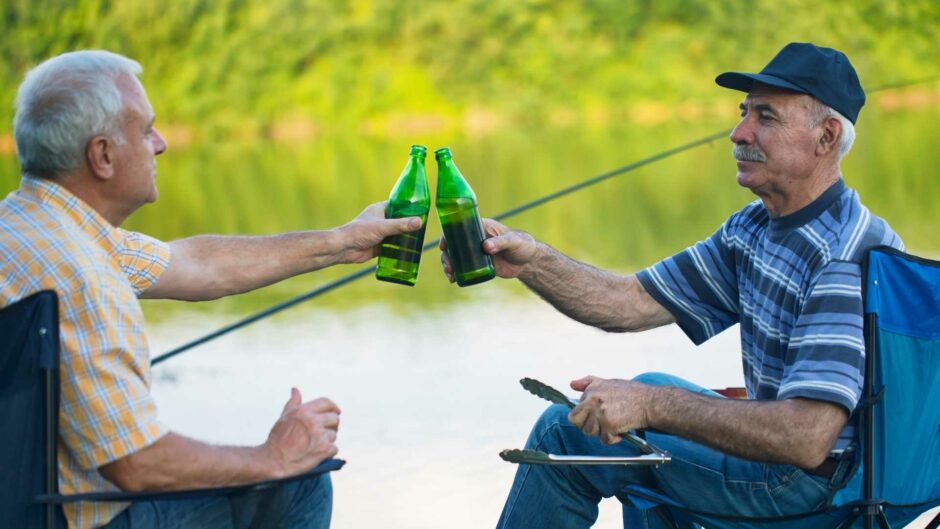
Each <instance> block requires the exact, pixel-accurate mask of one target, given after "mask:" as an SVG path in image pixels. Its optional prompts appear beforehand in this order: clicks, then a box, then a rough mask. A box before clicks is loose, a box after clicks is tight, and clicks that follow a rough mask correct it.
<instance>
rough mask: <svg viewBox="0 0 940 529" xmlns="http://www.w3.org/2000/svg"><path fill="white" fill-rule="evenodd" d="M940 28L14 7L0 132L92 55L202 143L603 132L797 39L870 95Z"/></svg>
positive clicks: (609, 7)
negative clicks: (139, 75)
mask: <svg viewBox="0 0 940 529" xmlns="http://www.w3.org/2000/svg"><path fill="white" fill-rule="evenodd" d="M938 29H940V2H937V1H936V0H916V1H904V2H895V1H883V0H854V1H851V2H850V1H834V2H815V1H805V0H778V1H774V2H754V1H733V0H655V1H653V0H632V1H630V0H586V1H583V2H567V1H560V2H558V1H549V0H465V1H460V2H443V1H431V2H419V1H414V0H350V1H340V0H218V1H208V0H174V1H170V2H152V1H140V0H123V1H108V0H75V1H71V2H68V1H63V0H4V1H3V2H0V101H3V102H4V104H3V105H2V106H0V133H9V132H10V128H11V120H12V112H13V110H12V107H11V105H10V104H9V103H7V102H10V101H12V100H13V98H14V95H15V90H16V86H17V85H18V83H19V81H20V80H21V79H22V76H23V74H24V73H25V71H26V70H27V69H28V68H29V67H30V66H32V65H34V64H36V63H38V62H40V61H41V60H43V59H45V58H48V57H50V56H52V55H55V54H58V53H60V52H63V51H68V50H74V49H80V48H106V49H110V50H113V51H116V52H119V53H122V54H125V55H127V56H130V57H132V58H135V59H137V60H138V61H140V62H141V63H142V64H143V66H144V69H145V74H144V82H145V85H146V86H147V87H148V90H149V92H150V96H151V100H152V101H153V103H154V107H155V108H156V109H157V110H158V113H159V114H160V121H161V123H164V124H167V123H169V124H176V125H179V126H181V127H183V128H184V129H185V131H186V138H187V139H189V140H191V141H196V142H198V141H204V140H209V139H217V138H230V137H241V138H257V137H270V136H273V135H276V131H277V130H278V126H279V124H284V123H288V124H294V125H295V126H296V125H297V124H298V123H299V124H302V125H303V127H305V130H312V131H315V133H318V134H319V133H346V132H348V131H352V132H354V133H356V134H360V133H365V134H370V135H380V136H395V135H396V134H397V132H400V131H401V130H403V129H409V128H414V127H419V128H425V129H427V128H432V129H441V130H448V129H450V130H453V129H458V128H460V127H462V126H465V125H466V124H467V123H468V122H470V121H473V122H475V123H482V124H483V127H484V128H485V126H486V124H487V123H490V124H491V126H494V127H498V126H499V125H500V124H504V123H513V124H522V125H533V126H540V125H542V124H545V123H548V124H558V123H561V124H570V123H574V124H586V125H592V126H605V125H607V124H610V123H615V122H623V121H630V120H633V121H642V120H643V118H644V115H645V114H644V112H642V109H643V108H644V105H645V104H648V103H649V102H651V101H652V102H656V103H657V105H658V106H656V107H655V108H654V109H653V110H654V111H655V112H654V113H655V114H657V115H658V116H659V119H662V118H663V116H664V115H665V116H666V117H667V118H672V117H675V118H678V119H696V118H698V117H700V116H701V115H702V114H703V113H704V114H707V113H708V109H709V108H712V105H710V102H713V101H715V100H716V99H718V98H722V97H727V96H726V95H725V94H723V92H722V91H716V90H715V89H714V86H713V85H712V84H711V83H709V82H708V80H709V79H711V78H713V77H714V75H715V74H716V73H717V72H720V71H724V70H740V69H746V70H750V69H759V68H760V67H761V66H762V65H763V64H764V63H765V62H766V61H767V59H768V58H769V57H770V56H772V55H773V54H774V53H775V52H776V51H777V50H778V49H779V48H780V47H781V46H782V45H784V44H785V43H787V42H789V41H793V40H811V41H813V42H815V43H818V44H821V45H828V46H833V47H837V48H839V49H842V50H843V51H846V52H847V53H848V54H849V56H850V57H851V58H852V59H853V61H854V62H855V65H856V68H857V69H858V70H859V72H860V75H861V77H862V81H863V83H867V84H868V85H869V86H872V85H875V84H883V83H888V82H892V81H897V80H902V79H908V78H911V77H918V76H925V75H931V74H935V73H940V72H938V70H940V61H938V51H937V50H938V45H937V32H938ZM687 101H694V106H692V107H688V106H682V105H680V104H681V103H683V102H687ZM637 109H639V111H638V110H637ZM493 124H495V125H493ZM171 136H172V134H171Z"/></svg>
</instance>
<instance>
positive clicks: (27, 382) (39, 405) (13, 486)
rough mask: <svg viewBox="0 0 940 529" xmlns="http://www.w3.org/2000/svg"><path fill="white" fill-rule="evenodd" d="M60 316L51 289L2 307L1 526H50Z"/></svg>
mask: <svg viewBox="0 0 940 529" xmlns="http://www.w3.org/2000/svg"><path fill="white" fill-rule="evenodd" d="M58 365H59V320H58V298H57V297H56V294H55V292H51V291H44V292H39V293H37V294H34V295H32V296H30V297H28V298H26V299H23V300H20V301H18V302H16V303H14V304H12V305H10V306H8V307H6V308H4V309H3V310H0V425H2V430H0V469H2V479H3V483H2V484H0V527H43V526H45V527H54V526H55V523H56V521H55V520H56V519H55V517H56V516H57V513H56V511H55V507H54V506H52V505H49V506H45V505H40V504H37V503H35V498H36V496H37V495H39V494H41V493H44V492H54V491H56V490H57V486H58V484H57V479H58V478H57V476H58V469H57V468H56V466H55V461H56V455H55V450H56V444H55V439H56V424H57V423H56V421H57V420H58V414H57V413H55V410H58V399H59V397H58V387H59V384H58V376H59V374H58ZM49 462H52V463H51V464H50V463H49Z"/></svg>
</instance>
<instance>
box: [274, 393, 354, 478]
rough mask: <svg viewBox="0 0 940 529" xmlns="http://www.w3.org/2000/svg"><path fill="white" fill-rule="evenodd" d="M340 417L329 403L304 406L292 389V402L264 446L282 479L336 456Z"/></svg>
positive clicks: (335, 407)
mask: <svg viewBox="0 0 940 529" xmlns="http://www.w3.org/2000/svg"><path fill="white" fill-rule="evenodd" d="M339 414H340V409H339V408H338V407H337V406H336V404H334V403H333V402H332V401H330V400H329V399H326V398H319V399H316V400H312V401H310V402H305V403H301V397H300V391H298V390H297V388H291V397H290V400H288V401H287V404H285V405H284V411H283V412H281V417H280V418H279V419H278V420H277V423H275V424H274V427H273V428H271V433H270V434H268V440H267V441H266V442H265V443H264V445H263V448H264V449H265V450H266V451H267V452H268V454H269V455H270V457H271V458H272V459H273V461H274V463H275V465H277V468H278V471H279V472H278V475H279V477H285V476H292V475H296V474H300V473H301V472H305V471H307V470H310V469H311V468H313V467H315V466H317V465H318V464H320V463H321V462H323V461H324V460H325V459H328V458H331V457H333V456H335V455H336V453H337V452H338V451H339V449H337V448H336V444H335V442H336V432H337V429H338V428H339Z"/></svg>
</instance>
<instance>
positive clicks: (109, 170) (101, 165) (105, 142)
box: [85, 136, 115, 180]
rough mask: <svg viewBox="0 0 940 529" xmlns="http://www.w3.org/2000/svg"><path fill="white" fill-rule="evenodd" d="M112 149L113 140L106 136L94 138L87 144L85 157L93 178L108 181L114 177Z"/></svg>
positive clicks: (113, 145)
mask: <svg viewBox="0 0 940 529" xmlns="http://www.w3.org/2000/svg"><path fill="white" fill-rule="evenodd" d="M114 147H115V144H114V140H112V139H111V138H108V137H107V136H95V137H94V138H92V139H91V141H89V142H88V148H87V149H86V151H85V157H86V158H87V159H88V169H89V170H90V171H91V174H92V175H93V176H94V177H95V178H98V179H100V180H108V179H110V178H112V177H113V176H114V154H115V153H114Z"/></svg>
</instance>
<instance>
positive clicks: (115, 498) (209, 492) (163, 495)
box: [35, 459, 346, 503]
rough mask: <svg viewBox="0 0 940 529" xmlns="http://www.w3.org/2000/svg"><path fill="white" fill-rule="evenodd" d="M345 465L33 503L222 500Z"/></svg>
mask: <svg viewBox="0 0 940 529" xmlns="http://www.w3.org/2000/svg"><path fill="white" fill-rule="evenodd" d="M345 464H346V461H343V460H342V459H327V460H326V461H324V462H322V463H320V464H319V465H317V466H316V467H314V468H312V469H310V470H309V471H307V472H305V473H303V474H297V475H296V476H289V477H286V478H280V479H272V480H267V481H257V482H254V483H246V484H243V485H233V486H230V487H218V488H208V489H186V490H168V491H162V492H121V491H108V492H85V493H81V494H67V495H63V494H40V495H39V496H36V499H35V502H36V503H74V502H82V501H105V502H129V501H171V500H182V499H195V498H206V497H212V496H224V495H226V494H231V493H233V492H251V491H256V490H262V489H266V488H269V487H274V486H277V485H281V484H283V483H290V482H291V481H300V480H304V479H310V478H313V477H316V476H318V475H320V474H324V473H326V472H332V471H334V470H339V469H341V468H343V465H345Z"/></svg>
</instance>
